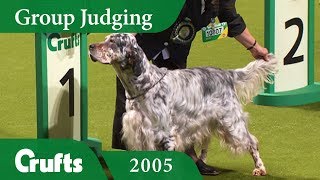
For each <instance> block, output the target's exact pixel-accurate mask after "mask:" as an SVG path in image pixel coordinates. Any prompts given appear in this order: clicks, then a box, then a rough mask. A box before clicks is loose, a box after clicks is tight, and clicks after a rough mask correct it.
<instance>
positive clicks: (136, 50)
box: [121, 45, 143, 76]
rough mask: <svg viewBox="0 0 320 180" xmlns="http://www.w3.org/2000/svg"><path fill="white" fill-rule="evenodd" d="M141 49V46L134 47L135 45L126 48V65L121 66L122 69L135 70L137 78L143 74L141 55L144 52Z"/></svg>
mask: <svg viewBox="0 0 320 180" xmlns="http://www.w3.org/2000/svg"><path fill="white" fill-rule="evenodd" d="M141 51H142V50H141V48H140V47H139V46H133V45H128V46H126V48H125V59H126V60H125V61H124V62H125V63H124V62H123V63H124V64H123V65H121V68H123V69H127V68H131V69H132V70H133V73H134V74H135V75H136V76H139V75H140V74H141V67H140V66H141V65H140V64H141V62H142V61H141V60H142V57H141V55H142V54H143V52H141Z"/></svg>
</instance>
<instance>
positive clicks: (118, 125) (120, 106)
mask: <svg viewBox="0 0 320 180" xmlns="http://www.w3.org/2000/svg"><path fill="white" fill-rule="evenodd" d="M116 87H117V97H116V107H115V113H114V118H113V131H112V148H114V149H123V150H126V147H125V145H124V144H123V142H122V141H121V137H122V134H121V130H122V116H123V113H125V112H126V96H125V90H124V88H123V86H122V84H121V82H120V80H119V79H118V77H117V86H116Z"/></svg>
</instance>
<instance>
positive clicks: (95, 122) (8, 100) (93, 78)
mask: <svg viewBox="0 0 320 180" xmlns="http://www.w3.org/2000/svg"><path fill="white" fill-rule="evenodd" d="M237 6H238V12H239V13H241V15H242V16H243V17H244V19H245V20H246V23H247V26H248V27H249V29H250V30H251V33H252V34H253V35H254V36H255V37H256V38H257V41H258V42H260V43H261V44H263V40H264V39H263V31H264V25H263V24H264V23H263V14H264V12H263V1H262V0H257V1H253V0H251V1H249V0H241V1H238V3H237ZM315 6H316V31H315V32H316V33H315V38H316V39H315V54H316V56H315V63H316V64H315V67H316V73H315V74H316V80H318V81H320V66H319V65H320V64H319V63H320V35H319V32H320V24H319V22H320V6H319V5H318V2H316V5H315ZM105 35H106V34H90V35H89V43H91V42H98V41H103V40H104V37H105ZM0 42H1V43H0V53H1V54H2V56H3V58H2V60H1V61H0V77H2V80H1V81H0V89H1V91H0V102H1V103H0V117H1V118H0V138H35V137H36V103H35V102H36V98H35V63H34V62H35V60H34V59H35V57H34V35H33V34H0ZM252 59H253V58H252V57H251V55H250V54H249V52H248V51H246V50H245V48H244V47H242V46H241V45H240V44H239V43H238V42H236V41H235V40H234V39H231V38H228V39H222V40H219V41H216V42H209V43H205V44H204V43H202V42H201V36H200V34H198V36H197V38H196V39H195V41H194V43H193V47H192V50H191V53H190V56H189V60H188V66H189V67H194V66H216V67H220V68H228V69H229V68H239V67H243V66H244V65H246V64H247V63H248V62H250V61H251V60H252ZM88 91H89V95H88V97H89V104H88V107H89V136H90V137H95V138H98V139H100V140H101V141H102V142H103V149H104V150H110V149H111V134H112V119H113V112H114V104H115V73H114V70H113V69H112V68H111V66H103V65H101V64H98V63H92V62H91V61H88ZM245 109H246V111H248V112H249V114H250V123H249V124H250V125H249V127H250V130H251V132H252V133H253V134H254V135H255V136H256V137H257V138H258V139H259V141H260V152H261V156H262V158H263V160H264V163H265V166H266V168H267V171H268V174H269V175H268V176H267V177H266V178H268V179H269V178H270V179H316V178H320V169H319V167H320V155H319V152H320V151H319V149H320V137H319V136H320V103H315V104H310V105H306V106H299V107H280V108H279V107H267V106H257V105H253V104H249V105H247V106H246V108H245ZM208 163H209V164H211V165H214V166H216V167H219V168H221V169H223V173H222V174H221V175H219V176H217V177H205V178H204V179H252V176H251V171H252V170H253V162H252V159H251V157H250V156H249V155H247V154H245V155H242V156H235V155H232V154H231V153H230V152H228V151H227V150H226V149H224V148H221V147H220V145H219V142H218V141H217V140H216V139H214V140H213V141H212V144H211V145H210V150H209V154H208ZM257 179H260V178H257ZM261 179H262V178H261Z"/></svg>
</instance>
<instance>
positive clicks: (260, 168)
mask: <svg viewBox="0 0 320 180" xmlns="http://www.w3.org/2000/svg"><path fill="white" fill-rule="evenodd" d="M248 134H249V135H248V136H249V139H250V144H249V147H248V150H249V152H250V154H251V156H252V158H253V161H254V164H255V169H254V170H253V172H252V174H253V175H254V176H265V175H266V174H267V171H266V168H265V167H264V164H263V162H262V159H261V158H260V154H259V149H258V140H257V138H256V137H254V136H253V135H252V134H250V133H249V132H248Z"/></svg>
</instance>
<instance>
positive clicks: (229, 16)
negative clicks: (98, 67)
mask: <svg viewBox="0 0 320 180" xmlns="http://www.w3.org/2000/svg"><path fill="white" fill-rule="evenodd" d="M235 1H236V0H219V1H215V0H212V1H211V0H206V1H205V8H204V12H203V13H202V14H201V9H202V4H201V0H186V4H185V7H184V8H183V9H182V11H181V12H180V14H179V16H178V18H177V20H176V22H175V23H174V24H173V25H172V26H171V27H169V28H168V29H166V30H164V31H162V32H159V33H148V34H147V33H146V34H138V35H137V36H136V38H137V42H138V44H139V46H140V47H141V48H142V49H143V51H144V52H145V54H146V56H147V58H148V59H150V60H152V62H153V64H155V65H156V66H158V67H166V68H168V69H171V70H173V69H184V68H186V66H187V57H188V55H189V51H190V47H191V43H190V44H187V45H181V44H174V43H171V42H170V35H171V32H172V29H173V27H174V26H175V24H176V23H178V22H180V21H181V20H183V19H185V18H186V17H188V18H189V19H191V22H192V24H193V25H194V26H195V28H196V31H198V30H200V29H201V28H202V27H205V26H207V25H208V24H209V23H210V21H211V18H214V17H218V18H219V20H220V22H227V23H228V27H229V33H228V36H229V37H234V36H237V35H239V34H241V33H242V32H243V31H244V29H245V28H246V25H245V22H244V21H243V19H242V17H241V16H240V15H239V14H238V13H237V11H236V9H235ZM217 2H219V3H217ZM164 48H167V49H168V51H169V54H170V57H169V59H166V60H164V59H163V58H162V54H161V53H160V54H159V55H158V56H157V58H156V59H152V58H153V57H155V56H156V55H157V54H158V53H159V52H161V51H162V50H163V49H164ZM125 102H126V97H125V90H124V88H123V86H122V84H121V82H120V80H119V79H118V78H117V98H116V110H115V114H114V120H113V134H112V148H115V149H126V148H125V146H124V144H123V143H122V142H121V137H122V134H121V130H122V115H123V113H124V112H125Z"/></svg>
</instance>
